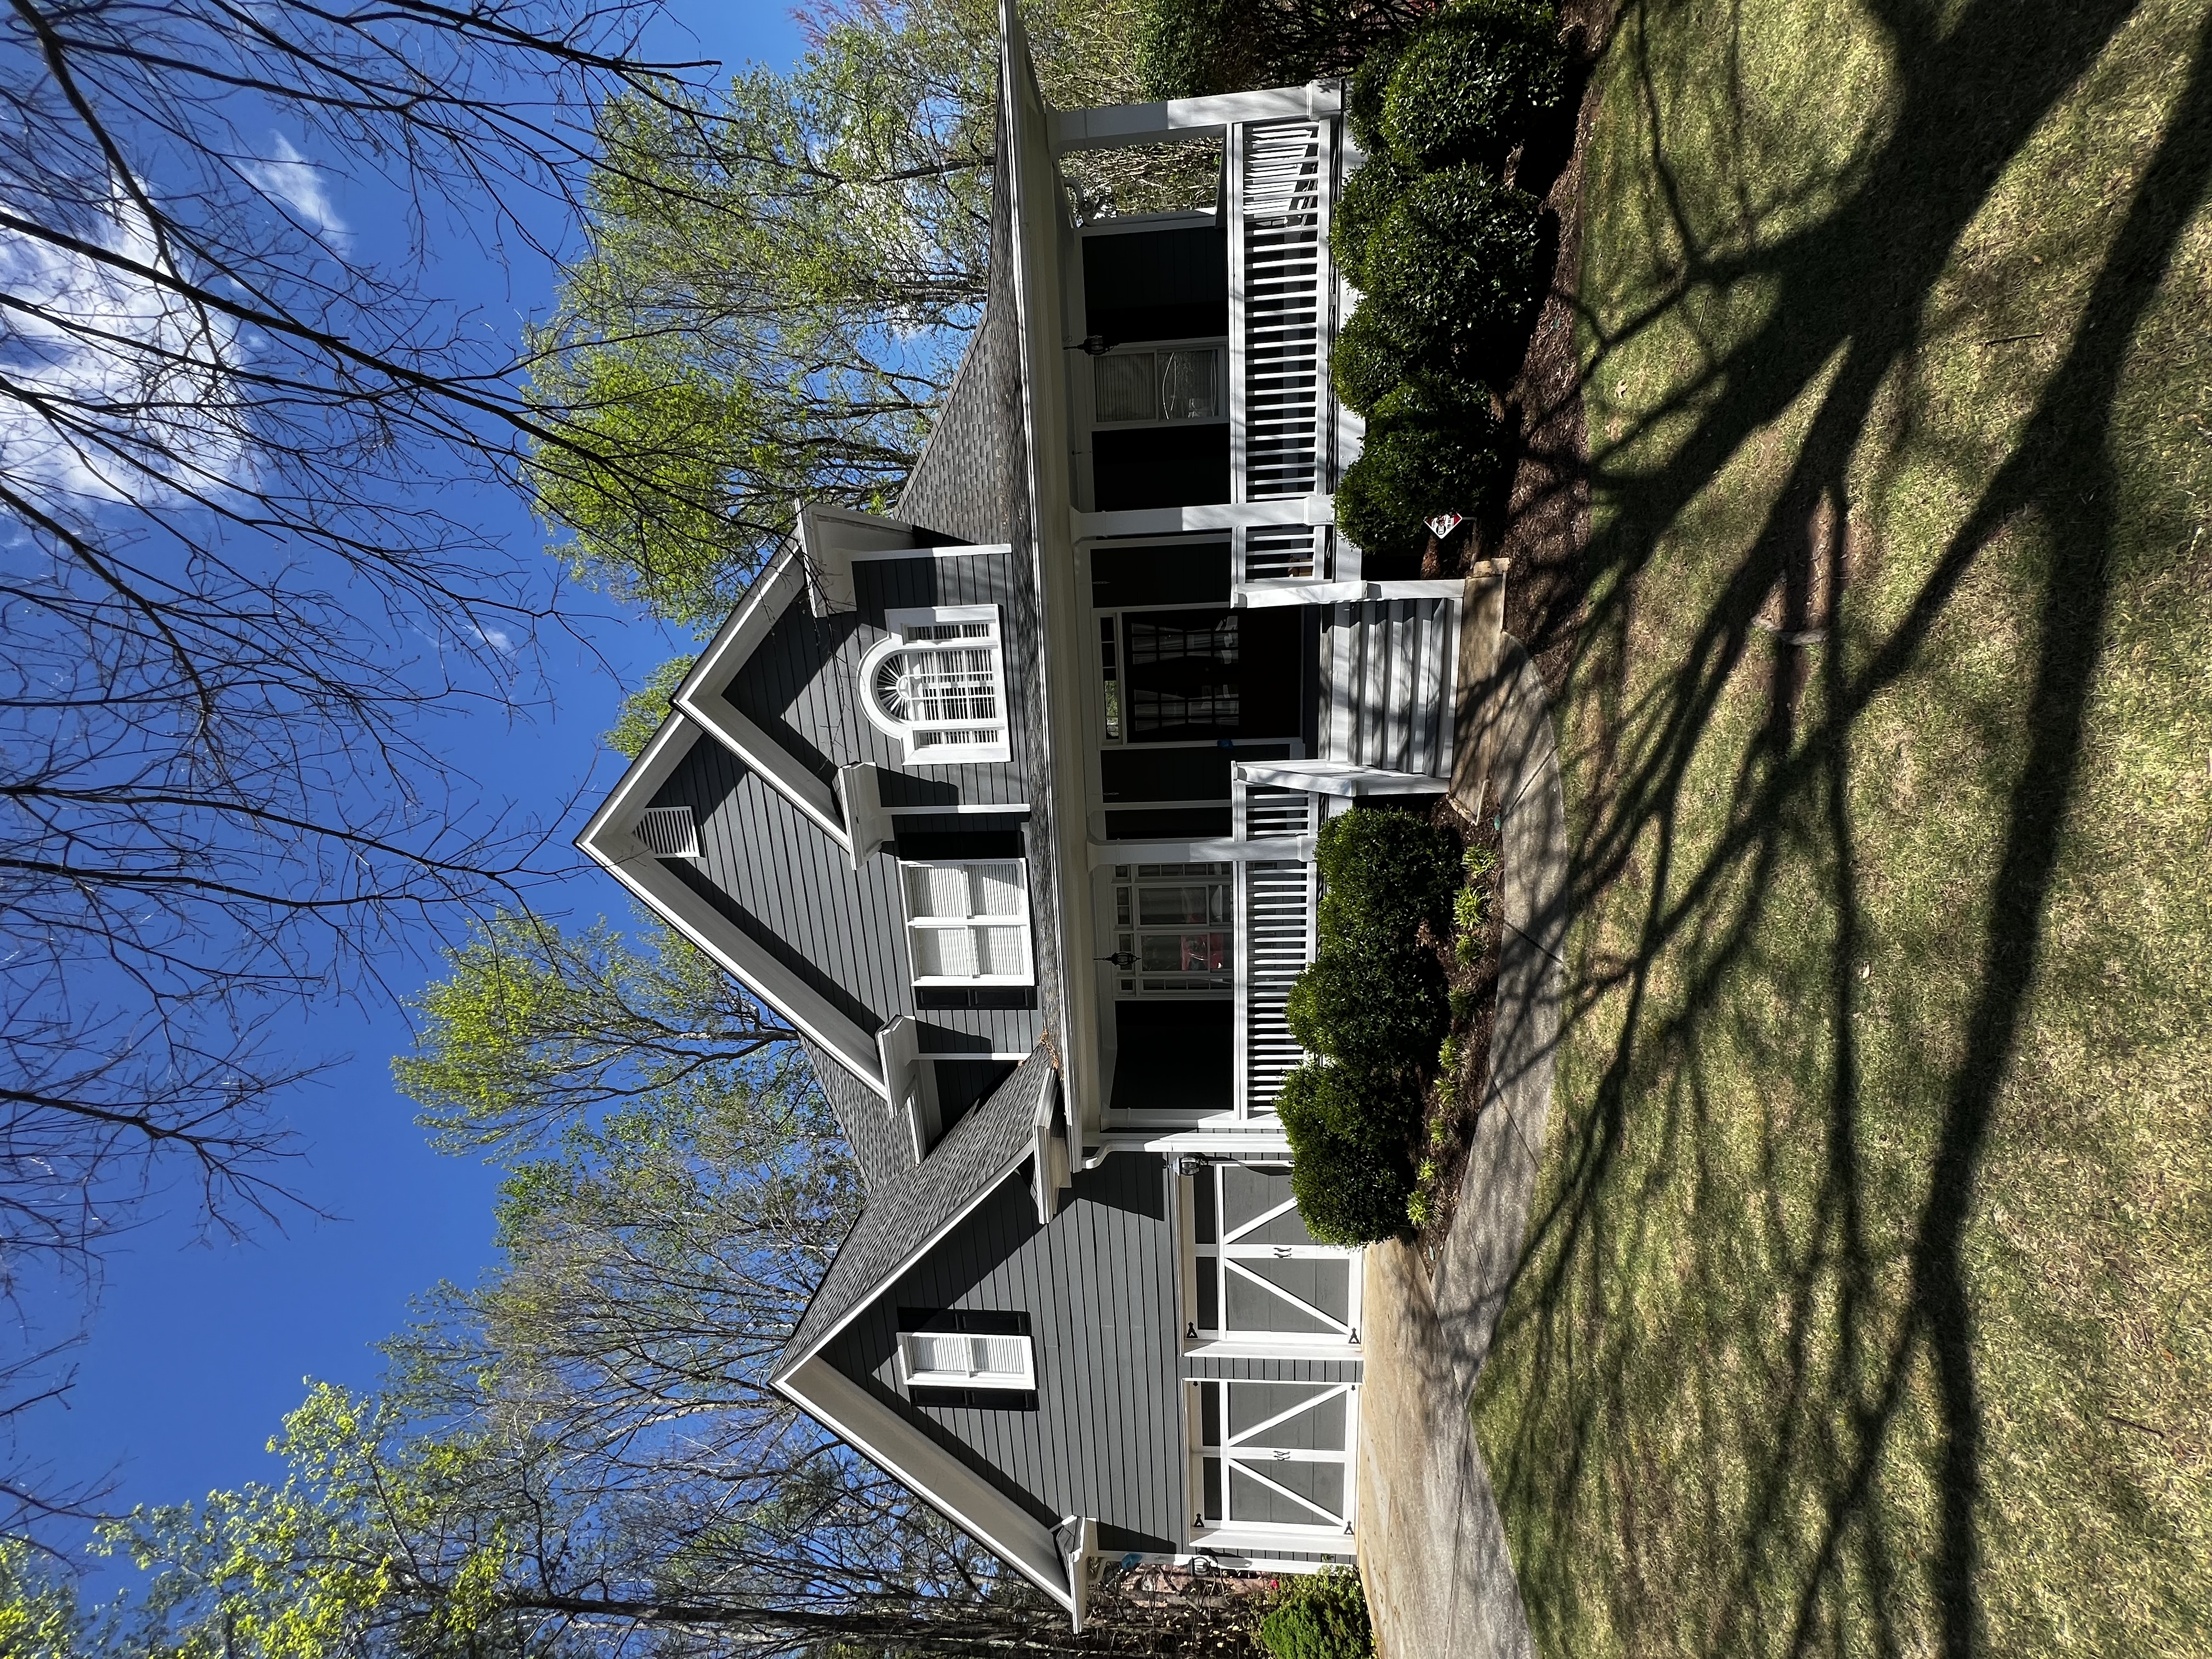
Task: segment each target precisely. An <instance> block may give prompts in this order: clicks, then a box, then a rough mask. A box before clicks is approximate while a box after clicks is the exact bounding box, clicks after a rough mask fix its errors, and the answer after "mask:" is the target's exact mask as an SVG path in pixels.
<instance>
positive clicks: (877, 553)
mask: <svg viewBox="0 0 2212 1659" xmlns="http://www.w3.org/2000/svg"><path fill="white" fill-rule="evenodd" d="M1013 550H1014V544H1012V542H976V543H974V544H969V543H965V542H963V543H959V544H954V545H950V546H943V547H883V548H872V549H861V548H855V549H854V550H853V551H852V552H850V553H848V554H847V555H846V557H847V558H848V559H849V560H851V561H852V562H854V564H866V563H868V562H872V561H874V560H878V559H972V558H974V557H975V556H976V555H978V554H981V553H1012V551H1013Z"/></svg>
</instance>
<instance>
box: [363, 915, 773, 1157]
mask: <svg viewBox="0 0 2212 1659" xmlns="http://www.w3.org/2000/svg"><path fill="white" fill-rule="evenodd" d="M641 929H642V932H641V934H640V935H639V936H638V937H636V938H632V937H630V936H627V935H625V934H623V933H621V932H619V931H618V930H617V929H616V928H614V927H611V925H609V924H608V923H606V922H605V921H601V922H598V923H596V924H594V925H593V926H592V927H586V928H585V929H583V930H582V931H580V932H579V933H563V932H562V931H561V929H560V928H559V927H558V926H557V925H556V924H554V923H552V922H550V921H545V920H544V919H543V918H541V917H538V916H535V915H528V914H525V913H520V912H514V911H502V912H500V913H499V914H498V915H495V917H493V918H492V919H491V920H490V921H487V922H483V923H481V924H479V925H478V926H477V927H474V928H473V929H471V933H470V936H469V939H468V942H467V943H466V944H465V945H461V946H460V947H459V948H458V949H455V950H453V951H447V953H446V963H447V970H448V971H447V976H446V978H444V979H442V980H440V981H436V982H435V983H434V984H432V985H430V986H429V987H427V988H426V989H425V990H423V991H422V993H421V994H418V995H416V997H414V998H412V999H410V1001H409V1006H410V1008H411V1009H412V1010H413V1012H414V1013H415V1015H416V1021H417V1037H416V1048H415V1052H414V1053H412V1054H402V1055H400V1056H398V1058H397V1059H395V1060H393V1061H392V1072H393V1074H394V1076H395V1078H396V1079H397V1080H398V1085H399V1089H400V1091H401V1092H402V1093H403V1094H404V1095H406V1096H407V1097H409V1098H410V1099H412V1100H413V1101H415V1102H416V1104H417V1105H419V1106H420V1107H421V1108H422V1123H423V1126H424V1127H427V1128H428V1129H430V1130H431V1131H432V1132H433V1133H434V1134H435V1137H436V1139H437V1143H438V1144H439V1145H440V1146H441V1147H443V1148H444V1149H446V1150H448V1151H455V1150H478V1151H482V1152H485V1153H487V1154H496V1155H506V1156H512V1155H513V1154H515V1153H518V1152H526V1151H530V1150H533V1149H535V1148H536V1147H537V1146H539V1145H541V1144H543V1143H544V1141H545V1140H546V1139H549V1138H550V1137H556V1136H557V1135H559V1134H560V1133H562V1132H563V1131H564V1130H566V1129H568V1127H571V1126H573V1125H575V1124H578V1123H584V1122H588V1121H591V1119H592V1115H593V1114H594V1113H596V1112H598V1111H599V1110H600V1109H603V1108H605V1106H607V1105H609V1104H620V1103H627V1102H635V1101H640V1100H667V1099H672V1098H677V1097H682V1096H684V1095H686V1094H693V1093H696V1094H703V1095H706V1096H709V1097H732V1096H734V1095H735V1094H738V1093H739V1092H743V1091H744V1090H745V1089H747V1088H748V1087H749V1086H750V1085H749V1083H748V1082H747V1073H746V1067H745V1062H746V1061H747V1060H748V1059H749V1058H750V1056H752V1055H754V1054H757V1053H759V1052H760V1051H761V1050H762V1049H763V1048H766V1047H768V1046H769V1045H771V1044H774V1043H779V1042H784V1041H785V1040H787V1038H788V1037H789V1036H791V1032H790V1030H788V1028H787V1027H786V1026H784V1025H783V1024H781V1022H780V1021H778V1020H776V1019H775V1018H774V1017H773V1016H772V1015H770V1014H769V1012H767V1011H766V1010H765V1009H763V1007H762V1006H760V1005H759V1004H758V1003H757V1002H755V1001H754V1000H752V999H751V998H750V997H749V996H747V995H746V994H745V993H744V988H743V987H740V986H739V985H738V983H737V981H734V980H732V978H730V977H729V975H726V974H725V973H723V972H722V971H721V969H719V968H717V967H716V966H715V965H714V963H712V962H710V961H709V960H708V958H707V957H704V956H702V954H701V953H700V952H699V951H698V950H697V949H696V948H695V947H694V946H693V945H691V944H690V942H689V941H687V940H685V939H682V938H679V937H678V935H677V934H675V933H671V932H670V931H669V930H667V929H666V928H665V927H661V926H660V925H659V923H657V922H653V921H644V920H642V919H641Z"/></svg>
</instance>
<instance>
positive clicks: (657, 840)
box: [636, 806, 699, 859]
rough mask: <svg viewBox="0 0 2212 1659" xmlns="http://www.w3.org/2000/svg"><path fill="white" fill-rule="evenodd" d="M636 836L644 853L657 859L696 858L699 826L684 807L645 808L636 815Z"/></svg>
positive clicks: (697, 854) (688, 808) (688, 809)
mask: <svg viewBox="0 0 2212 1659" xmlns="http://www.w3.org/2000/svg"><path fill="white" fill-rule="evenodd" d="M636 835H637V838H638V842H639V843H640V844H641V845H642V846H643V847H644V848H645V850H646V851H647V852H648V853H650V854H653V857H655V858H659V859H696V858H697V857H698V856H699V826H698V823H696V821H695V820H694V819H693V817H691V809H690V807H688V806H648V807H647V808H646V809H645V811H642V812H641V813H639V814H638V819H637V829H636Z"/></svg>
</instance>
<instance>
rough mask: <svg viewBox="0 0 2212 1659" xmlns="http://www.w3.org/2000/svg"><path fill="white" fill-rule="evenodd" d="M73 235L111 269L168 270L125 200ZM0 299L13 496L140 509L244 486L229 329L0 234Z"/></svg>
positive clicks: (38, 245)
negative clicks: (193, 493) (26, 492)
mask: <svg viewBox="0 0 2212 1659" xmlns="http://www.w3.org/2000/svg"><path fill="white" fill-rule="evenodd" d="M9 205H10V206H11V207H12V206H13V205H14V204H9ZM17 212H18V216H21V217H24V218H30V217H33V215H32V214H30V213H28V212H23V211H21V210H17ZM76 234H77V235H78V237H79V239H80V240H85V241H88V242H92V243H94V244H95V245H96V246H99V247H100V248H102V249H104V250H105V251H106V252H107V253H109V254H112V255H113V256H114V257H115V258H117V259H118V260H122V261H127V262H129V263H130V264H136V265H139V266H143V267H145V268H148V269H150V270H162V269H164V268H165V267H166V256H165V255H164V254H163V252H161V247H160V246H159V245H158V244H157V243H156V242H155V239H154V237H153V235H152V234H151V233H150V231H149V228H148V225H147V222H146V218H145V216H144V215H143V213H142V212H141V211H140V210H138V208H137V205H136V204H134V203H131V201H129V200H128V199H127V198H125V197H121V196H118V197H116V198H115V199H114V200H113V201H112V202H111V203H110V204H108V205H107V207H106V211H105V212H104V213H103V214H102V215H100V217H99V219H98V220H97V221H96V222H95V223H94V225H93V226H92V227H90V228H86V229H81V230H79V231H78V232H77V233H76ZM0 293H4V294H5V295H7V297H8V299H9V302H10V303H9V305H8V306H7V307H4V308H0V471H4V472H5V474H6V476H7V477H9V479H10V480H11V482H13V483H15V484H16V486H17V487H19V488H22V489H30V490H32V491H34V492H40V493H44V494H46V495H47V496H48V497H49V498H50V499H52V498H59V497H62V496H68V495H75V496H79V497H85V496H89V497H94V498H97V499H102V500H108V501H133V502H137V503H139V504H142V505H143V504H146V503H149V502H150V501H155V500H157V499H159V500H167V499H172V498H173V497H174V495H175V494H176V488H175V486H176V485H178V484H183V485H185V486H187V487H190V488H192V489H216V488H220V487H221V486H222V484H224V483H239V482H242V480H243V477H244V475H245V473H246V470H247V468H246V452H247V442H248V434H247V431H246V422H245V418H244V413H243V410H242V409H241V407H240V404H239V402H238V399H237V398H236V397H235V396H234V393H233V392H232V389H231V387H230V385H229V376H228V367H229V365H230V363H231V362H233V361H234V356H235V353H236V350H237V348H238V330H237V327H236V325H234V323H232V322H230V321H229V320H228V319H223V318H221V317H215V316H210V315H209V314H207V313H202V312H199V311H197V310H195V308H194V307H191V305H190V304H188V303H187V302H186V301H184V300H183V299H181V298H179V296H178V295H175V294H173V293H172V292H170V291H169V290H168V289H166V288H164V287H162V286H161V284H159V283H155V282H153V281H150V280H149V279H148V278H146V277H143V276H139V275H137V273H136V272H134V271H131V270H123V269H118V266H117V265H116V264H111V263H110V262H109V261H108V260H106V259H103V258H100V257H98V256H97V255H95V254H93V253H88V252H79V251H78V250H77V249H76V248H71V247H65V246H58V245H57V244H56V243H55V242H52V241H49V240H44V239H42V238H40V237H38V236H34V235H31V234H26V233H23V232H20V231H15V230H0Z"/></svg>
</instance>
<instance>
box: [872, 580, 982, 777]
mask: <svg viewBox="0 0 2212 1659" xmlns="http://www.w3.org/2000/svg"><path fill="white" fill-rule="evenodd" d="M884 625H885V626H886V627H887V628H888V629H890V638H889V639H886V640H884V641H881V642H880V643H878V645H876V646H875V647H872V649H871V650H870V651H869V652H868V653H867V655H866V656H865V657H863V658H862V659H860V686H861V691H862V697H861V707H862V708H863V709H865V710H866V714H867V716H868V718H869V719H870V720H872V721H873V722H874V723H875V724H876V726H878V727H879V728H880V729H882V730H883V731H884V732H889V733H890V735H891V736H893V737H895V738H898V739H899V740H900V741H901V742H902V743H903V744H905V745H906V763H907V764H908V765H909V766H913V765H931V766H934V765H953V764H957V763H964V762H975V761H1003V760H1006V759H1009V758H1011V757H1012V749H1011V747H1010V745H1009V744H1008V742H1007V737H1006V729H1007V728H1006V659H1005V653H1004V652H1003V651H1002V650H1001V648H1000V646H1001V639H1000V625H999V607H998V606H996V605H944V606H939V607H937V608H936V609H933V610H927V611H890V612H888V613H887V614H886V615H885V617H884Z"/></svg>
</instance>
